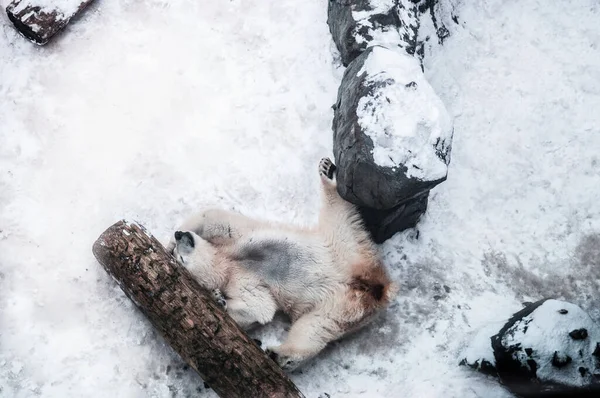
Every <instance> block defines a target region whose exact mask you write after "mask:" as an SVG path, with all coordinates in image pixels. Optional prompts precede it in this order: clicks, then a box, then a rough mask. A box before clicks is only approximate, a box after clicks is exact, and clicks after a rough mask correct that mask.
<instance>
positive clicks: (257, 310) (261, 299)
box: [225, 277, 277, 329]
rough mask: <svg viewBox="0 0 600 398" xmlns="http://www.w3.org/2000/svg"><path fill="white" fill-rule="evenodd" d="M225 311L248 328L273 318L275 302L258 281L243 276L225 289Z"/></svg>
mask: <svg viewBox="0 0 600 398" xmlns="http://www.w3.org/2000/svg"><path fill="white" fill-rule="evenodd" d="M225 295H226V296H227V313H228V314H229V315H230V316H231V317H232V318H233V319H234V320H235V321H236V322H237V324H238V325H239V326H240V327H241V328H243V329H248V328H250V327H251V326H253V325H255V324H256V323H259V324H261V325H264V324H267V323H269V322H271V321H272V320H273V317H274V316H275V312H276V311H277V303H276V302H275V299H274V298H273V295H272V294H271V292H270V291H269V290H268V289H267V288H266V287H264V286H260V281H254V280H248V279H246V278H244V277H242V278H240V280H236V282H235V284H234V285H228V286H227V287H226V289H225Z"/></svg>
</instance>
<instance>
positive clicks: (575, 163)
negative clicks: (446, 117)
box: [0, 0, 600, 398]
mask: <svg viewBox="0 0 600 398" xmlns="http://www.w3.org/2000/svg"><path fill="white" fill-rule="evenodd" d="M441 2H444V0H441ZM0 4H2V6H6V5H7V4H8V0H0ZM90 7H91V8H90V9H88V12H85V13H84V14H82V16H81V18H80V19H79V20H78V21H77V23H75V24H70V25H69V26H68V27H67V29H68V34H65V35H61V36H59V37H56V40H55V41H53V42H52V43H50V46H47V47H41V48H40V47H36V46H33V45H32V44H31V43H29V42H27V41H26V40H24V39H23V38H22V37H20V36H19V35H18V34H16V32H15V30H14V28H13V27H12V25H11V24H10V22H9V21H8V20H7V18H6V15H5V14H2V15H1V16H0V388H1V389H2V390H1V391H0V396H2V397H4V396H6V397H15V398H30V397H31V398H33V397H44V398H46V397H50V398H55V397H56V398H71V397H86V398H104V397H107V396H109V397H111V396H113V397H119V398H121V397H124V398H130V397H132V398H138V397H139V398H142V397H144V398H148V397H149V398H167V397H175V398H182V397H189V396H200V397H214V396H215V394H214V393H213V392H212V391H210V390H205V389H204V388H203V383H202V380H200V378H199V377H198V376H197V375H195V374H194V372H193V371H191V370H190V369H187V368H186V367H185V365H184V364H183V363H182V362H181V360H180V359H179V358H178V357H177V356H176V355H175V354H173V352H172V351H171V350H170V349H169V347H167V346H165V344H164V342H163V341H162V340H161V339H160V337H159V336H158V335H157V333H156V332H155V331H154V330H153V329H152V327H151V325H149V323H148V322H147V321H145V319H144V318H143V316H142V315H141V314H140V313H139V311H137V310H136V309H135V307H134V305H133V304H132V303H131V300H129V299H128V298H127V297H125V295H124V294H123V293H122V292H121V290H120V288H119V287H118V286H117V285H116V284H115V283H114V282H113V281H112V280H111V279H110V277H109V276H108V275H107V274H106V273H105V272H104V271H103V270H102V268H101V267H100V266H99V265H98V264H97V263H96V261H95V259H94V258H93V255H92V253H91V245H92V243H93V242H94V241H95V240H96V238H97V237H98V235H99V234H100V233H102V231H104V230H105V229H106V228H107V227H108V226H110V225H112V224H113V223H114V222H115V221H117V220H119V219H122V218H127V219H135V220H138V221H140V223H142V224H143V225H145V226H146V227H147V228H148V229H149V231H151V232H152V233H153V234H154V235H155V236H157V237H159V238H161V240H163V241H166V240H167V239H168V237H169V236H170V234H171V233H172V231H173V230H174V228H176V227H177V225H179V224H180V223H181V222H182V221H183V220H184V219H185V218H186V217H187V216H188V215H190V213H191V212H193V211H195V210H197V209H199V208H200V207H203V206H207V205H218V206H223V207H226V208H235V209H237V210H239V211H241V212H243V213H245V214H248V215H250V216H256V217H267V218H269V219H271V220H275V221H281V222H298V223H305V224H307V223H311V222H313V221H315V220H316V217H317V206H318V202H319V199H318V195H317V189H318V183H319V182H318V177H317V175H316V165H317V163H318V161H319V159H320V158H321V157H323V156H327V155H328V154H329V155H331V151H332V142H331V141H332V140H331V130H330V127H331V120H332V117H333V113H332V111H331V108H330V106H331V104H332V103H334V102H335V98H336V90H337V88H338V85H339V81H340V78H341V74H342V69H341V67H340V65H338V64H336V63H335V62H334V60H333V56H332V49H333V51H334V52H335V50H334V45H333V44H332V42H331V37H330V34H329V32H328V27H327V25H326V23H325V18H326V15H325V12H326V7H327V3H326V2H325V0H306V1H303V2H301V5H299V2H298V1H297V0H281V1H276V2H274V1H273V2H271V1H264V0H260V1H259V0H246V1H240V0H233V1H212V0H211V1H209V0H206V1H202V2H198V1H191V0H178V1H169V0H149V1H144V2H139V1H133V0H114V1H102V2H95V3H93V4H92V5H91V6H90ZM452 12H453V13H454V15H455V16H457V20H458V24H457V23H455V22H453V21H452V19H451V18H450V17H449V16H448V18H447V20H448V21H450V23H449V24H447V25H446V26H447V27H448V29H449V30H450V31H451V36H450V37H448V38H447V39H446V40H445V41H444V45H443V47H440V46H439V45H438V44H437V42H438V41H437V38H436V36H435V30H434V29H433V27H432V26H433V25H432V23H431V22H430V21H427V19H426V18H421V30H420V31H421V34H422V35H423V38H425V37H426V36H430V37H431V38H432V39H431V40H429V41H427V42H426V46H425V51H426V55H425V58H424V62H425V74H426V76H427V78H428V81H429V82H430V84H431V85H432V87H433V88H434V89H435V91H436V93H437V94H438V95H439V96H440V98H441V99H442V101H443V102H444V104H445V105H446V108H447V109H448V111H449V113H450V116H451V117H453V118H454V126H455V136H454V143H453V152H452V164H451V168H450V178H448V180H447V181H446V182H445V183H444V184H441V185H440V186H438V187H436V188H434V189H433V190H432V191H431V194H430V201H429V207H428V211H427V214H426V215H425V216H424V217H423V219H422V220H421V222H420V223H419V233H418V234H417V233H416V231H406V232H403V233H400V234H397V235H396V236H395V237H393V238H392V239H390V240H388V241H387V242H386V243H385V244H384V245H382V246H381V253H382V255H383V257H384V261H385V263H386V265H387V266H388V268H389V269H390V272H391V275H392V276H393V277H394V279H395V280H396V281H397V282H398V283H399V284H400V285H401V291H400V294H399V295H398V297H397V299H396V301H395V302H394V303H393V305H392V307H391V308H390V309H389V310H388V311H387V312H386V313H384V314H383V316H382V317H381V318H379V319H377V320H376V321H375V322H374V323H373V324H372V325H370V326H369V327H367V328H365V329H364V330H362V331H360V332H358V333H356V334H355V335H353V336H349V337H348V338H345V339H343V340H341V341H340V342H338V343H336V344H333V345H332V346H331V347H329V348H328V349H326V350H325V352H323V353H322V354H321V355H319V357H317V358H315V359H314V360H313V361H311V362H310V363H309V364H307V366H306V367H305V368H304V369H302V370H301V371H299V372H295V373H293V374H292V375H291V377H292V379H293V381H294V382H295V383H296V384H297V385H298V387H299V389H300V390H301V391H302V392H303V393H304V394H305V395H306V396H307V397H317V396H319V395H320V394H324V393H327V394H329V395H330V396H331V397H332V398H339V397H359V396H362V397H398V396H402V397H422V398H438V397H444V398H446V397H447V398H454V397H456V398H476V397H486V398H509V397H512V394H511V393H510V392H508V391H507V390H506V389H505V388H504V387H502V386H501V385H500V384H499V383H498V382H496V381H495V380H493V379H491V378H489V377H485V376H482V375H481V374H479V373H478V372H473V371H471V370H470V369H468V368H466V367H461V366H457V362H458V361H459V359H460V358H461V357H460V353H461V352H462V351H463V349H464V348H465V347H464V344H465V336H466V335H467V334H468V333H470V332H472V331H476V330H479V329H480V328H482V327H484V326H485V325H487V324H489V323H490V322H495V321H498V320H506V319H508V318H509V317H510V315H511V314H512V313H513V312H514V310H515V308H519V307H520V303H521V302H522V301H535V300H537V299H539V298H542V297H547V296H555V297H564V298H565V299H566V300H568V301H570V302H573V303H576V304H578V305H579V306H580V307H582V308H583V309H584V310H585V311H587V312H589V313H590V316H591V317H592V319H593V320H594V321H595V322H598V320H600V292H599V291H598V288H599V287H598V285H597V282H596V281H597V280H598V278H599V277H600V254H599V249H598V248H599V247H600V201H598V198H599V197H600V173H598V167H599V166H598V165H599V164H600V157H599V155H598V148H600V130H599V127H598V126H600V113H599V112H597V109H600V59H599V57H598V51H597V49H598V48H600V31H599V30H598V20H600V6H599V5H598V3H597V1H595V0H577V1H575V0H567V1H566V2H551V1H546V0H521V1H512V2H506V1H500V0H479V1H468V2H462V5H461V6H460V7H457V8H455V9H453V10H452ZM438 17H439V16H438ZM444 20H446V19H444ZM283 326H284V323H283V322H282V321H278V322H276V323H275V324H274V325H272V326H269V327H267V328H265V329H263V330H260V331H257V332H256V336H255V337H257V338H260V340H262V341H263V344H264V345H271V344H276V343H277V342H278V341H281V340H282V338H283V337H284V336H285V331H284V330H283Z"/></svg>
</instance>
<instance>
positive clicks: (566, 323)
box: [465, 300, 600, 397]
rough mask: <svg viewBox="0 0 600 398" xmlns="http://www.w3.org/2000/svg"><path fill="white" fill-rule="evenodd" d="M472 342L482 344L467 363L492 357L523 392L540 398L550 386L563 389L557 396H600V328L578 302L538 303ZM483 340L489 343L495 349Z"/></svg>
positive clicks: (517, 391)
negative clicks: (484, 346) (494, 332)
mask: <svg viewBox="0 0 600 398" xmlns="http://www.w3.org/2000/svg"><path fill="white" fill-rule="evenodd" d="M574 326H575V327H576V329H573V327H574ZM486 336H488V338H491V344H490V343H489V342H486V340H485V337H486ZM477 341H479V342H477ZM488 341H490V340H488ZM472 344H474V345H475V346H476V347H479V348H476V349H471V353H470V354H468V355H467V357H466V358H465V359H466V360H467V363H466V364H468V365H470V366H471V364H480V363H483V361H484V360H485V361H487V362H488V363H490V364H491V365H492V366H493V367H494V370H495V372H496V374H497V376H498V377H499V378H500V380H501V381H502V383H503V384H504V385H506V386H507V387H508V388H509V389H510V390H511V391H512V392H513V393H515V394H516V395H518V396H522V397H538V396H542V395H543V394H544V393H548V392H550V391H551V392H552V393H553V394H557V395H553V396H575V395H577V394H587V395H586V396H590V397H592V396H600V377H598V376H600V359H599V358H600V327H599V326H598V325H597V324H596V323H594V321H593V320H592V319H591V318H590V316H589V315H588V314H587V313H586V312H585V311H583V310H582V309H581V308H579V307H578V306H576V305H574V304H571V303H567V302H564V301H558V300H541V301H538V302H536V303H532V304H530V305H529V306H527V307H525V308H523V309H522V310H521V311H519V312H517V313H515V314H514V315H513V316H512V317H511V318H510V319H509V320H508V321H507V322H506V323H505V324H504V326H503V327H502V328H501V329H500V331H499V332H497V333H496V334H494V335H492V334H491V333H489V332H487V331H486V332H485V333H484V334H483V336H482V337H481V338H478V339H474V340H473V343H472ZM482 344H483V345H485V344H489V345H490V347H489V351H488V349H487V348H482ZM490 351H491V352H492V353H493V354H490ZM471 367H474V366H471ZM475 368H476V369H477V367H475ZM478 370H482V369H480V368H479V369H478ZM486 373H489V372H486Z"/></svg>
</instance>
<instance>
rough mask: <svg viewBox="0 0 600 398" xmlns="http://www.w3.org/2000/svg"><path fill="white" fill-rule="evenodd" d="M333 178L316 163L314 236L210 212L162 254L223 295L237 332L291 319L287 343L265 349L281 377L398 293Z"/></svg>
mask: <svg viewBox="0 0 600 398" xmlns="http://www.w3.org/2000/svg"><path fill="white" fill-rule="evenodd" d="M334 170H335V166H334V165H333V163H332V162H331V161H330V160H329V159H326V158H325V159H322V160H321V162H320V163H319V175H320V177H321V182H322V184H321V186H322V197H323V201H322V208H321V211H320V214H319V222H318V225H317V226H316V227H314V228H310V229H305V228H298V227H294V226H289V225H280V224H274V223H268V222H262V221H258V220H254V219H251V218H248V217H245V216H243V215H241V214H238V213H234V212H230V211H225V210H217V209H211V210H206V211H204V212H202V213H200V214H198V215H196V216H194V217H192V218H190V219H189V220H187V221H186V222H185V223H184V224H183V225H182V226H181V227H180V228H179V230H178V231H177V232H176V233H175V239H173V240H172V241H171V243H170V244H169V246H168V250H169V251H172V252H173V254H174V255H175V257H176V258H177V260H178V261H179V262H181V263H182V264H183V265H184V266H185V267H187V268H188V269H189V270H190V271H191V273H192V274H193V275H194V277H195V278H197V280H198V281H199V282H200V284H201V285H203V286H204V287H205V288H207V289H211V290H215V291H218V290H220V291H222V292H223V293H224V295H225V300H226V309H227V312H228V313H229V314H230V315H231V317H232V318H233V319H234V320H235V321H236V322H237V323H238V324H239V325H240V326H242V327H244V328H248V327H250V326H251V325H253V324H257V323H258V324H266V323H268V322H270V321H271V320H272V319H273V316H274V315H275V312H276V311H278V310H281V311H283V312H285V313H286V314H288V315H289V316H290V317H291V319H292V322H293V324H292V326H291V328H290V331H289V334H288V337H287V340H286V341H285V342H284V343H283V344H281V345H279V346H277V347H271V348H270V349H269V351H270V352H271V356H272V357H273V358H274V359H276V360H277V361H278V363H279V364H280V365H281V366H282V367H283V368H284V369H286V370H292V369H294V368H295V367H297V366H298V365H300V364H301V363H302V362H303V361H305V360H307V359H309V358H311V357H313V356H315V355H316V354H317V353H319V352H320V351H321V350H322V349H323V348H324V347H325V346H326V345H327V343H329V342H331V341H333V340H336V339H338V338H340V337H342V336H343V335H345V334H347V333H348V332H350V331H353V330H356V329H357V328H359V327H361V326H363V325H365V324H366V323H367V322H368V321H370V320H371V319H372V318H373V316H374V315H375V314H376V312H377V310H379V309H382V308H384V307H385V306H386V305H387V304H388V303H389V302H390V300H391V299H392V298H393V296H394V294H395V293H396V291H397V286H396V285H395V284H394V283H392V282H391V281H390V279H389V278H388V275H387V273H386V271H385V268H384V266H383V264H382V262H381V260H380V258H379V254H378V251H377V248H376V247H375V245H374V244H373V243H372V241H371V239H370V237H369V234H368V232H367V231H366V230H365V229H364V227H363V225H362V222H361V220H360V216H359V214H358V212H357V210H356V209H355V207H354V206H353V205H352V204H351V203H349V202H346V201H345V200H343V199H342V198H341V197H340V196H339V194H338V193H337V189H336V183H335V181H334V178H333V174H334Z"/></svg>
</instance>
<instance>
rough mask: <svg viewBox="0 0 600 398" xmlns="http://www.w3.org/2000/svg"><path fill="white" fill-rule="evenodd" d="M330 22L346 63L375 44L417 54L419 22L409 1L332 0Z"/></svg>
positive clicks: (415, 9) (414, 7)
mask: <svg viewBox="0 0 600 398" xmlns="http://www.w3.org/2000/svg"><path fill="white" fill-rule="evenodd" d="M327 23H328V24H329V30H330V31H331V35H332V36H333V41H334V42H335V44H336V46H337V48H338V50H339V51H340V54H341V57H342V63H343V64H344V65H345V66H346V65H348V64H349V63H350V62H351V61H352V60H353V59H354V58H356V57H357V56H359V55H360V54H361V53H362V52H363V51H364V50H365V49H367V48H368V47H371V46H375V45H381V46H384V47H388V48H391V49H394V48H402V49H404V50H406V52H407V53H408V54H414V53H415V49H416V45H417V30H418V27H419V22H418V14H417V8H416V6H415V5H414V4H413V3H412V2H411V1H410V0H329V9H328V14H327Z"/></svg>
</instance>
